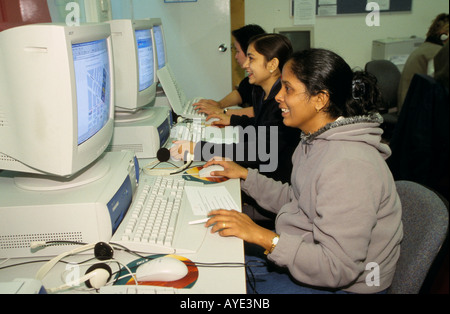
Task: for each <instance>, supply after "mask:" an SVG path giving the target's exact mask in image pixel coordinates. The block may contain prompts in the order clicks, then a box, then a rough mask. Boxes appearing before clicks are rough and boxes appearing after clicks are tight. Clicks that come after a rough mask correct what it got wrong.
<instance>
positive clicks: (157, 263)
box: [136, 256, 188, 281]
mask: <svg viewBox="0 0 450 314" xmlns="http://www.w3.org/2000/svg"><path fill="white" fill-rule="evenodd" d="M187 273H188V268H187V266H186V264H185V263H183V262H182V261H180V260H178V259H176V258H173V257H169V256H164V257H158V258H155V259H153V260H151V261H149V262H147V263H145V264H142V265H140V266H139V267H138V268H137V269H136V279H137V281H176V280H179V279H181V278H184V277H185V276H186V275H187Z"/></svg>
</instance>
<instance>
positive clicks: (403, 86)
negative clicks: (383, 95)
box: [397, 13, 449, 111]
mask: <svg viewBox="0 0 450 314" xmlns="http://www.w3.org/2000/svg"><path fill="white" fill-rule="evenodd" d="M448 32H449V21H448V14H446V13H441V14H439V15H438V16H437V17H436V18H435V19H434V21H433V23H432V24H431V26H430V28H429V30H428V33H427V38H426V39H425V42H424V43H423V44H422V45H420V46H419V47H418V48H417V49H415V50H414V51H413V52H412V53H411V55H410V56H409V57H408V60H407V61H406V64H405V67H404V68H403V71H402V75H401V78H400V83H399V87H398V106H397V107H398V110H399V111H400V110H401V108H402V106H403V102H404V101H405V98H406V94H407V93H408V89H409V85H410V84H411V80H412V78H413V77H414V75H415V74H426V75H430V76H433V75H434V72H435V71H437V70H439V69H434V62H433V59H434V57H435V56H436V54H437V53H438V52H439V51H440V50H441V49H442V46H443V45H444V44H445V43H446V42H448Z"/></svg>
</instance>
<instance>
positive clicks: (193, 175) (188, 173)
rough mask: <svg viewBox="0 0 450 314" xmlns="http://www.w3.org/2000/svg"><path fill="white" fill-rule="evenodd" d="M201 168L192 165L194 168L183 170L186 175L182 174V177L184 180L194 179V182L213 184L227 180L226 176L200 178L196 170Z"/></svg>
mask: <svg viewBox="0 0 450 314" xmlns="http://www.w3.org/2000/svg"><path fill="white" fill-rule="evenodd" d="M202 169H203V167H201V166H200V167H194V168H191V169H189V170H187V171H186V172H185V173H186V175H183V179H185V180H186V181H196V182H201V183H204V184H214V183H220V182H225V181H227V180H228V178H226V177H215V178H210V177H208V178H200V177H199V175H198V172H199V171H200V170H202Z"/></svg>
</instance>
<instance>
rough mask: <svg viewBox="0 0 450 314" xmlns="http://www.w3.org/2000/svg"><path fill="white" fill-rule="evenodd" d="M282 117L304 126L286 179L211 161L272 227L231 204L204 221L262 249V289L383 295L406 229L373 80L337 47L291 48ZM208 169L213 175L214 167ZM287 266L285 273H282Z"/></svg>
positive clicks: (280, 99) (259, 288)
mask: <svg viewBox="0 0 450 314" xmlns="http://www.w3.org/2000/svg"><path fill="white" fill-rule="evenodd" d="M276 99H277V101H278V102H279V104H280V108H281V109H282V112H283V113H282V115H283V118H284V120H283V122H284V124H285V125H287V126H290V127H296V128H299V129H301V131H302V138H301V142H300V144H299V146H298V147H297V150H296V151H295V153H294V155H293V164H294V167H293V171H292V177H291V182H292V183H291V184H290V185H289V184H282V183H280V182H276V181H274V180H272V179H269V178H267V177H265V176H263V175H261V174H259V173H258V171H257V170H253V169H245V168H242V167H240V166H238V165H236V164H234V163H232V162H228V161H219V160H215V161H210V162H209V163H207V164H206V166H209V165H210V164H219V165H222V166H223V167H224V171H217V172H216V173H215V175H223V176H227V177H229V178H240V179H241V187H242V189H243V190H244V191H245V192H246V193H248V194H249V195H250V196H252V197H253V198H254V199H255V200H256V201H257V202H258V203H259V204H260V205H261V206H262V207H264V208H265V209H267V210H270V211H272V212H274V213H276V214H277V218H276V230H275V231H272V230H268V229H264V228H263V227H261V226H259V225H257V224H255V223H254V222H253V221H252V220H251V219H250V218H249V217H248V216H246V215H245V214H242V213H239V212H237V211H227V210H217V211H212V212H211V213H210V217H211V218H210V219H209V221H208V222H207V223H206V226H207V227H210V226H212V228H211V232H213V233H214V232H218V233H219V234H220V235H221V236H225V237H227V236H235V237H239V238H241V239H243V240H245V241H246V242H247V243H248V244H252V245H253V246H257V247H259V248H261V250H265V252H264V253H265V254H266V255H267V257H268V263H274V264H275V265H276V267H280V268H279V269H277V271H271V269H273V267H272V268H270V267H268V269H267V271H266V272H265V273H264V272H263V273H264V275H263V277H261V278H257V279H259V280H258V282H257V286H256V289H257V291H258V292H259V293H324V292H333V293H334V292H338V293H347V292H350V293H380V292H384V291H385V290H386V289H387V288H388V287H389V286H390V284H391V282H392V278H393V275H394V272H395V267H396V263H397V260H398V257H399V254H400V242H401V239H402V236H403V228H402V223H401V204H400V199H399V197H398V194H397V191H396V188H395V182H394V180H393V177H392V175H391V172H390V170H389V168H388V167H387V165H386V162H385V159H386V158H388V157H389V155H390V149H389V147H388V146H387V145H385V144H383V143H381V134H382V130H381V129H380V127H379V126H380V123H381V122H382V118H381V116H380V115H379V114H378V113H377V105H378V99H379V91H378V88H377V87H376V81H375V79H374V78H373V77H371V76H370V75H369V74H367V73H364V72H355V73H354V72H353V71H352V70H351V68H350V67H349V66H348V64H347V63H346V62H345V61H344V60H343V59H342V58H341V57H339V56H338V55H336V54H335V53H333V52H331V51H328V50H324V49H312V50H306V51H302V52H298V53H295V54H294V55H293V56H292V58H291V59H290V60H289V62H288V63H287V64H286V65H285V67H284V68H283V75H282V89H281V91H280V93H279V94H278V95H277V97H276ZM213 175H214V174H213ZM283 270H285V272H283Z"/></svg>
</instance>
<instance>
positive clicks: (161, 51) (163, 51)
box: [150, 18, 168, 70]
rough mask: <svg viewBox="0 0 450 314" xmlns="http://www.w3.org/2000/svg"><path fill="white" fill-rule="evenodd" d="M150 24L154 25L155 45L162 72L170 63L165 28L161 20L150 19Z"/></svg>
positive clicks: (159, 67)
mask: <svg viewBox="0 0 450 314" xmlns="http://www.w3.org/2000/svg"><path fill="white" fill-rule="evenodd" d="M150 22H152V23H153V33H154V36H155V45H156V51H157V56H158V70H160V69H162V68H164V67H165V66H166V64H167V62H168V58H167V56H168V55H167V43H166V37H165V34H164V26H163V23H162V20H161V19H160V18H152V19H150Z"/></svg>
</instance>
